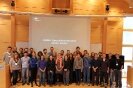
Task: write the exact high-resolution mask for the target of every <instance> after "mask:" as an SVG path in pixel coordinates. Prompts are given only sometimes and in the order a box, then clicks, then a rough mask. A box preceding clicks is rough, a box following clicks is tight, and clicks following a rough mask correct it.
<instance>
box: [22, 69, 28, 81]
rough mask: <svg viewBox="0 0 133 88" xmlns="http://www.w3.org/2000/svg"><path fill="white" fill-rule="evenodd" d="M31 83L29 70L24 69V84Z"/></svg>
mask: <svg viewBox="0 0 133 88" xmlns="http://www.w3.org/2000/svg"><path fill="white" fill-rule="evenodd" d="M26 82H27V83H28V82H29V69H28V68H22V83H26Z"/></svg>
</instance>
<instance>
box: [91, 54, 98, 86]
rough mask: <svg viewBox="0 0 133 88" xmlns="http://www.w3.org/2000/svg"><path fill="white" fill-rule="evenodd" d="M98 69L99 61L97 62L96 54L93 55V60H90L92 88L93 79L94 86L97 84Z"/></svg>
mask: <svg viewBox="0 0 133 88" xmlns="http://www.w3.org/2000/svg"><path fill="white" fill-rule="evenodd" d="M99 68H100V60H98V54H97V53H95V55H94V59H93V60H92V86H94V83H95V79H96V85H97V86H98V84H99Z"/></svg>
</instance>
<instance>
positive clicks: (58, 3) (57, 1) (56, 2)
mask: <svg viewBox="0 0 133 88" xmlns="http://www.w3.org/2000/svg"><path fill="white" fill-rule="evenodd" d="M52 8H70V0H52Z"/></svg>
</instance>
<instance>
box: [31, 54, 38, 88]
mask: <svg viewBox="0 0 133 88" xmlns="http://www.w3.org/2000/svg"><path fill="white" fill-rule="evenodd" d="M29 70H30V74H31V75H30V82H31V87H33V81H35V84H36V86H38V85H37V82H36V76H37V57H36V52H35V51H33V52H32V57H31V58H30V60H29Z"/></svg>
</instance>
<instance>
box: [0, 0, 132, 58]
mask: <svg viewBox="0 0 133 88" xmlns="http://www.w3.org/2000/svg"><path fill="white" fill-rule="evenodd" d="M53 1H55V0H53ZM56 1H57V2H56V3H58V4H60V0H56ZM70 1H71V0H70ZM10 2H11V0H0V11H1V10H6V11H9V10H11V6H10ZM15 2H16V6H15V10H16V11H27V12H37V13H38V12H41V13H51V8H52V0H15ZM70 3H71V10H72V14H78V15H104V14H108V15H123V14H125V13H133V9H129V5H128V4H127V3H126V2H125V1H124V0H72V1H71V2H70ZM106 4H110V11H109V12H106V11H105V5H106ZM54 6H56V4H54ZM59 6H62V5H59ZM68 6H69V5H68ZM15 19H16V22H15V24H16V25H15V26H16V41H17V42H26V41H28V39H29V37H28V36H29V35H28V34H29V33H28V32H29V16H28V15H22V14H19V15H15ZM106 27H107V28H106V29H107V30H106V32H107V33H106V34H107V37H106V38H104V39H106V42H105V43H106V47H104V48H105V50H106V52H107V53H109V52H113V53H121V49H122V30H123V20H122V18H107V25H106ZM91 28H92V30H91V43H92V44H96V43H102V42H103V37H104V35H103V29H105V26H104V20H103V18H91ZM0 35H1V36H2V37H0V56H1V55H2V53H3V52H5V50H6V47H7V46H9V45H11V16H10V15H0Z"/></svg>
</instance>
